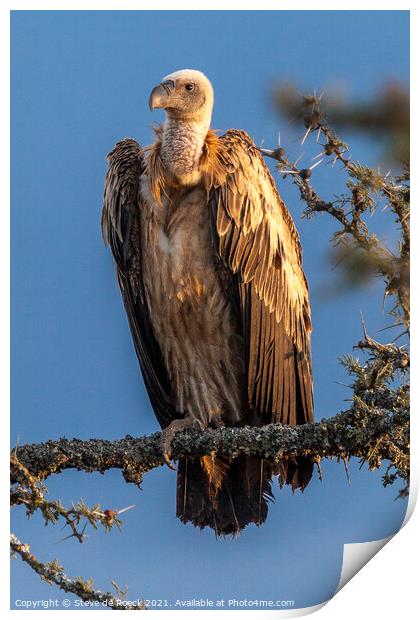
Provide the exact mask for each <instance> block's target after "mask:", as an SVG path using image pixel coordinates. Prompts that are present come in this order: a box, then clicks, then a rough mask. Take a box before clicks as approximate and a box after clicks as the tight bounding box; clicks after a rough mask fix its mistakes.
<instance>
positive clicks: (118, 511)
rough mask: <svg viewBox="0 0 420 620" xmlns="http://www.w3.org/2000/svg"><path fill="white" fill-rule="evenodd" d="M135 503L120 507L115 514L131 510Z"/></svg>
mask: <svg viewBox="0 0 420 620" xmlns="http://www.w3.org/2000/svg"><path fill="white" fill-rule="evenodd" d="M135 506H136V505H135V504H131V505H130V506H127V507H126V508H121V510H117V515H122V513H123V512H127V510H131V509H132V508H135Z"/></svg>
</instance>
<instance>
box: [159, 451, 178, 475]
mask: <svg viewBox="0 0 420 620" xmlns="http://www.w3.org/2000/svg"><path fill="white" fill-rule="evenodd" d="M162 456H163V460H164V461H165V464H166V465H167V466H168V467H169V469H172V471H176V467H174V466H173V465H172V462H171V453H170V452H166V451H163V452H162Z"/></svg>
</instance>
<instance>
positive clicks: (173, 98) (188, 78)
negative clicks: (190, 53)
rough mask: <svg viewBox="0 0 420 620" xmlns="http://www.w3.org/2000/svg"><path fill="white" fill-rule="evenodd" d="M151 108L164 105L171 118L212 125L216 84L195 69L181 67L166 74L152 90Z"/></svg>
mask: <svg viewBox="0 0 420 620" xmlns="http://www.w3.org/2000/svg"><path fill="white" fill-rule="evenodd" d="M149 106H150V109H151V110H155V109H156V108H163V109H164V110H165V111H166V114H167V116H168V117H169V118H170V119H174V120H178V121H187V122H192V123H200V124H201V123H206V122H208V125H210V120H211V113H212V110H213V87H212V85H211V83H210V80H209V79H208V78H207V77H206V76H205V75H204V73H201V71H196V70H195V69H181V70H180V71H175V72H174V73H170V74H169V75H167V76H165V77H164V78H163V80H162V82H161V83H160V84H159V85H158V86H156V87H155V88H154V89H153V90H152V92H151V93H150V99H149Z"/></svg>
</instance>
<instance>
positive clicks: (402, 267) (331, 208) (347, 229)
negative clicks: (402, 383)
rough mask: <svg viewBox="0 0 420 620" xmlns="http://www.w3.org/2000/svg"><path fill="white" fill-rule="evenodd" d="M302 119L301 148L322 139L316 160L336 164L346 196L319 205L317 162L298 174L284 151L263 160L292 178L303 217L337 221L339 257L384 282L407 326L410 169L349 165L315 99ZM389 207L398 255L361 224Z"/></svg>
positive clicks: (270, 153)
mask: <svg viewBox="0 0 420 620" xmlns="http://www.w3.org/2000/svg"><path fill="white" fill-rule="evenodd" d="M300 113H301V117H302V120H303V123H304V125H305V127H306V132H305V135H304V137H303V139H302V144H303V143H304V142H305V140H306V139H307V138H308V136H309V135H310V134H311V133H313V134H316V135H317V141H319V140H320V138H321V136H322V137H323V138H324V142H323V143H322V144H321V145H320V146H321V148H322V150H321V152H320V153H319V156H318V158H319V157H322V156H324V157H326V158H332V164H333V165H334V164H335V163H336V162H337V161H339V162H340V163H341V164H342V166H343V168H344V169H345V170H346V172H347V174H348V181H347V188H348V190H349V193H348V194H346V195H343V196H341V197H338V198H337V199H336V200H334V201H325V200H323V199H322V198H321V197H320V196H319V194H318V193H317V191H316V190H315V189H314V187H313V185H312V184H311V182H310V178H311V176H312V170H313V169H314V168H315V167H316V166H317V165H318V164H319V163H320V161H321V160H319V161H318V162H317V163H316V164H313V165H312V166H311V167H309V168H302V169H299V168H298V167H297V166H296V164H293V163H290V162H289V161H288V159H287V156H286V153H285V150H284V149H283V148H281V147H279V148H277V149H274V150H267V149H261V151H262V153H263V154H264V155H266V156H269V157H272V158H273V159H275V160H276V161H277V162H278V164H277V169H278V170H279V172H281V173H283V174H284V175H289V174H290V175H292V180H293V182H294V183H295V185H296V186H297V187H298V189H299V192H300V196H301V199H302V200H303V201H304V202H305V203H306V208H305V210H304V212H303V215H304V217H306V218H310V217H313V216H314V215H315V214H316V213H328V214H329V215H331V216H332V217H333V218H334V219H335V220H337V221H338V222H339V224H340V226H341V228H340V229H339V230H338V231H337V232H336V233H335V235H334V237H333V240H332V241H333V244H334V245H335V246H337V245H339V246H340V249H341V252H342V258H344V257H347V258H348V257H350V258H351V259H352V260H354V259H355V257H357V258H358V268H359V269H366V270H368V271H370V272H371V273H376V274H378V275H380V276H382V277H383V278H384V280H385V296H388V295H392V296H395V297H396V301H397V305H396V307H395V308H394V311H396V312H400V313H401V319H402V322H403V324H404V325H405V327H406V329H407V330H409V326H410V305H409V304H410V297H409V260H410V223H409V222H410V219H409V218H410V186H409V182H410V175H409V171H408V169H406V170H405V171H404V173H403V174H402V175H400V176H398V177H396V178H392V177H391V176H390V175H389V174H386V175H382V174H380V173H379V172H378V171H375V170H373V169H372V168H369V167H368V166H363V165H362V164H360V163H358V162H352V161H351V160H350V157H349V156H348V155H347V153H348V150H349V149H348V145H347V144H345V143H344V142H343V141H342V140H341V139H340V138H339V137H338V136H337V135H336V133H335V132H334V131H333V130H332V129H331V128H330V127H329V126H328V125H327V123H326V120H325V118H324V116H323V114H322V109H321V99H320V97H318V96H317V95H309V96H305V97H303V98H302V105H301V111H300ZM380 205H382V206H383V208H384V209H386V208H388V209H390V210H391V211H392V213H393V214H394V215H395V220H396V223H397V224H398V227H399V228H400V231H401V239H400V242H399V244H398V248H397V251H396V252H392V251H391V250H390V249H389V248H387V247H386V246H385V245H383V244H382V243H381V242H380V241H379V239H378V238H377V237H376V235H375V234H374V233H370V232H369V230H368V227H367V225H366V222H365V220H364V219H363V214H364V213H366V212H370V213H372V212H373V211H374V210H375V209H376V208H377V207H378V206H380Z"/></svg>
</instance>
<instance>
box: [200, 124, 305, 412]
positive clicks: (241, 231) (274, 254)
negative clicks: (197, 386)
mask: <svg viewBox="0 0 420 620" xmlns="http://www.w3.org/2000/svg"><path fill="white" fill-rule="evenodd" d="M219 162H221V163H222V165H223V166H224V167H225V169H226V170H227V174H226V178H225V180H224V181H222V182H220V183H219V184H217V185H216V184H215V185H213V187H212V189H211V191H210V203H211V207H212V209H211V213H212V221H213V226H212V229H213V234H214V244H215V249H216V252H217V255H218V259H219V260H221V261H222V263H223V265H224V268H225V269H226V270H227V271H228V273H229V274H230V277H231V279H232V278H234V279H236V283H237V286H236V288H235V287H231V288H230V290H229V292H228V294H229V295H230V296H235V297H236V299H235V300H233V299H232V301H234V302H235V305H237V304H238V303H239V306H240V313H241V318H242V328H243V335H244V339H245V343H246V366H247V384H248V402H249V406H250V408H251V409H252V410H253V411H256V412H258V414H259V415H260V419H261V422H262V423H267V422H270V421H278V422H283V423H288V424H299V423H304V422H310V421H312V420H313V396H312V368H311V355H310V332H311V320H310V307H309V295H308V287H307V282H306V278H305V275H304V273H303V269H302V253H301V247H300V241H299V236H298V233H297V230H296V228H295V226H294V223H293V220H292V217H291V215H290V214H289V212H288V211H287V209H286V206H285V205H284V203H283V201H282V200H281V198H280V196H279V194H278V192H277V189H276V187H275V184H274V181H273V179H272V177H271V174H270V172H269V170H268V168H267V166H266V164H265V162H264V160H263V158H262V156H261V155H260V153H259V151H258V149H257V148H256V147H255V145H254V143H253V141H252V140H251V138H250V137H249V136H248V135H247V134H246V133H244V132H242V131H236V130H230V131H228V132H227V133H226V134H225V135H224V136H221V137H220V138H219ZM228 279H229V278H228V277H226V281H228ZM233 291H235V292H233Z"/></svg>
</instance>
